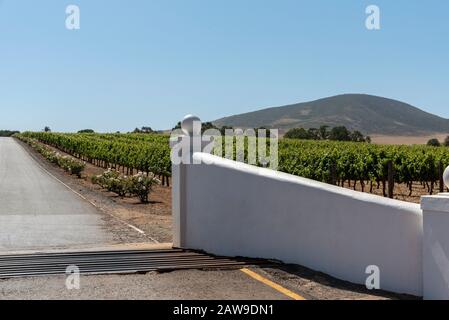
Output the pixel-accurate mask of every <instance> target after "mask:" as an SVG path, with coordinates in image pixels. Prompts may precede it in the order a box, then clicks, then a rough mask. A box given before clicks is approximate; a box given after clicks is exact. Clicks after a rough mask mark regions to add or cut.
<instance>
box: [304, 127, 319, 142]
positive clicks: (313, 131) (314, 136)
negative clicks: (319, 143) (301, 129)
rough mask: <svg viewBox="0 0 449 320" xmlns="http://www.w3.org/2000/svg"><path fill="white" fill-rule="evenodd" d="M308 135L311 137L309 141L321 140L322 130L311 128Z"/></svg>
mask: <svg viewBox="0 0 449 320" xmlns="http://www.w3.org/2000/svg"><path fill="white" fill-rule="evenodd" d="M307 134H308V135H309V139H312V140H320V139H321V138H320V129H316V128H310V129H308V130H307Z"/></svg>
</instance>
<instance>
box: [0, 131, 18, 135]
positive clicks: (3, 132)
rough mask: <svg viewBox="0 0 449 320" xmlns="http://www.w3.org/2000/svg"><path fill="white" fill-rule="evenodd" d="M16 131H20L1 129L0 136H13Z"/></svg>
mask: <svg viewBox="0 0 449 320" xmlns="http://www.w3.org/2000/svg"><path fill="white" fill-rule="evenodd" d="M16 133H20V132H19V131H10V130H0V137H11V136H13V135H15V134H16Z"/></svg>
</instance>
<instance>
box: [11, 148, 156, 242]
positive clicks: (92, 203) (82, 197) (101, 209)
mask: <svg viewBox="0 0 449 320" xmlns="http://www.w3.org/2000/svg"><path fill="white" fill-rule="evenodd" d="M18 145H19V146H20V147H21V148H22V149H23V150H24V151H25V153H26V154H27V155H28V156H29V157H30V158H31V159H33V161H34V162H35V163H36V164H37V165H38V166H39V167H40V168H41V169H42V170H43V171H44V172H45V173H47V174H48V175H49V176H50V177H52V178H53V179H55V180H56V181H58V182H59V183H61V184H62V185H63V186H64V187H66V188H67V189H69V190H70V191H72V192H73V193H75V194H76V195H78V196H79V197H80V198H81V199H83V200H85V201H87V202H88V203H90V204H91V205H92V206H94V207H95V208H96V209H98V210H100V211H101V212H103V213H106V214H107V215H109V216H111V217H113V218H115V219H117V220H118V221H120V222H121V223H123V224H124V225H126V226H128V227H129V228H131V229H133V230H135V231H137V232H138V233H140V234H143V235H145V236H146V237H148V238H149V239H150V240H151V241H153V242H154V243H160V242H159V241H157V240H156V239H154V238H153V237H151V236H149V235H147V234H146V233H145V232H144V231H143V230H141V229H139V228H137V227H136V226H133V225H132V224H129V223H128V222H126V221H124V220H122V219H120V218H119V217H117V216H115V215H113V214H112V213H109V212H107V211H106V210H104V209H103V208H101V207H99V206H98V205H97V204H95V203H94V202H92V201H90V200H89V199H87V198H86V197H85V196H83V195H82V194H81V193H79V192H77V191H75V190H73V188H71V187H70V186H68V185H67V184H65V183H64V182H62V181H61V180H60V179H58V178H57V177H55V176H54V175H53V174H52V173H51V172H49V171H48V170H47V169H45V168H44V167H43V166H42V165H41V164H40V163H39V162H38V161H37V160H36V159H35V158H34V157H33V156H32V155H31V154H30V153H29V152H28V151H27V150H25V148H24V147H23V146H22V145H21V144H20V143H18Z"/></svg>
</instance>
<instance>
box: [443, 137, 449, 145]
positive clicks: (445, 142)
mask: <svg viewBox="0 0 449 320" xmlns="http://www.w3.org/2000/svg"><path fill="white" fill-rule="evenodd" d="M444 145H445V146H446V147H449V136H447V137H446V139H444Z"/></svg>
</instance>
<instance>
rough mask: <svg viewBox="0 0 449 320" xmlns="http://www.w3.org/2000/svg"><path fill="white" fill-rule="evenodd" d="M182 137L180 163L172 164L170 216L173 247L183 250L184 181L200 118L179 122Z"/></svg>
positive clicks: (184, 221) (199, 129) (184, 217)
mask: <svg viewBox="0 0 449 320" xmlns="http://www.w3.org/2000/svg"><path fill="white" fill-rule="evenodd" d="M181 130H182V132H183V133H182V135H181V136H180V137H179V139H180V141H183V146H184V148H182V151H181V153H182V154H181V159H182V162H181V163H180V164H173V163H172V214H173V247H175V248H184V247H185V245H186V239H185V234H186V228H187V225H186V222H187V219H186V214H187V211H186V179H187V166H189V165H190V164H191V163H192V162H193V161H192V157H193V152H194V151H195V150H194V142H193V141H194V138H195V137H198V136H200V135H201V120H200V118H198V117H196V116H193V115H187V116H185V117H184V119H183V120H182V122H181Z"/></svg>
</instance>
